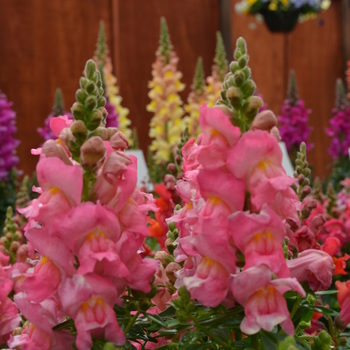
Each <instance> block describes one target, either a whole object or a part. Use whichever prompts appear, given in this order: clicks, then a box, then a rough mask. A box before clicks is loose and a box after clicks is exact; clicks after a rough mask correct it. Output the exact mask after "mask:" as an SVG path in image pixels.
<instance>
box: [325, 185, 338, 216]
mask: <svg viewBox="0 0 350 350" xmlns="http://www.w3.org/2000/svg"><path fill="white" fill-rule="evenodd" d="M326 195H327V199H328V201H327V208H326V209H327V213H328V215H329V216H331V217H334V215H333V210H335V209H336V208H337V199H338V198H337V194H336V192H335V190H334V187H333V185H332V183H329V184H328V187H327V193H326Z"/></svg>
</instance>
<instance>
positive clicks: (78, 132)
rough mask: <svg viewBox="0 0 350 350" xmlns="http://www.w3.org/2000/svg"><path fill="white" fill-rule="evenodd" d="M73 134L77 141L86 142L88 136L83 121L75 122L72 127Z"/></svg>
mask: <svg viewBox="0 0 350 350" xmlns="http://www.w3.org/2000/svg"><path fill="white" fill-rule="evenodd" d="M70 129H71V131H72V134H73V135H74V137H75V138H76V139H81V140H85V139H86V135H87V129H86V126H85V124H84V122H83V121H81V120H75V121H74V122H73V123H72V125H71V126H70Z"/></svg>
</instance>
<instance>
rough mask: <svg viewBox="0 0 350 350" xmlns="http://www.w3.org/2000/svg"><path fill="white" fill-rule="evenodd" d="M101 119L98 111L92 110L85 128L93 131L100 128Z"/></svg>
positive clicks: (101, 116)
mask: <svg viewBox="0 0 350 350" xmlns="http://www.w3.org/2000/svg"><path fill="white" fill-rule="evenodd" d="M102 119H103V115H102V113H101V111H99V110H98V109H97V110H94V111H93V112H91V113H90V115H89V118H88V121H87V123H86V127H87V128H88V130H90V131H93V130H95V129H96V128H98V127H99V126H100V123H101V121H102Z"/></svg>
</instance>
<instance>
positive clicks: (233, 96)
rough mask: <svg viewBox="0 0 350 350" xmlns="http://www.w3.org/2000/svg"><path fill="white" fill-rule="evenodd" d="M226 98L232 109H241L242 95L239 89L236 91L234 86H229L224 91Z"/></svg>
mask: <svg viewBox="0 0 350 350" xmlns="http://www.w3.org/2000/svg"><path fill="white" fill-rule="evenodd" d="M226 97H227V99H228V100H229V101H230V104H231V106H232V107H233V108H234V109H239V108H241V105H242V93H241V90H240V89H238V88H237V87H235V86H231V87H230V88H229V89H228V90H227V91H226Z"/></svg>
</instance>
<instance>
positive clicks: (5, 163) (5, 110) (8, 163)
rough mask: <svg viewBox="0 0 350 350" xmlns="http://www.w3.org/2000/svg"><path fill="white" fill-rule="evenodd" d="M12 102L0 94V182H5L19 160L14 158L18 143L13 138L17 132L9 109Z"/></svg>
mask: <svg viewBox="0 0 350 350" xmlns="http://www.w3.org/2000/svg"><path fill="white" fill-rule="evenodd" d="M12 104H13V103H12V102H9V101H8V100H7V97H6V95H5V94H2V93H1V92H0V180H6V179H7V178H8V175H9V173H10V171H11V169H12V168H13V167H15V166H16V165H17V164H18V162H19V158H18V157H17V156H16V147H17V146H18V145H19V143H20V142H19V141H18V140H16V139H14V138H13V136H14V134H15V133H16V131H17V128H16V113H15V112H14V111H13V110H12V109H11V107H12Z"/></svg>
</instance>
